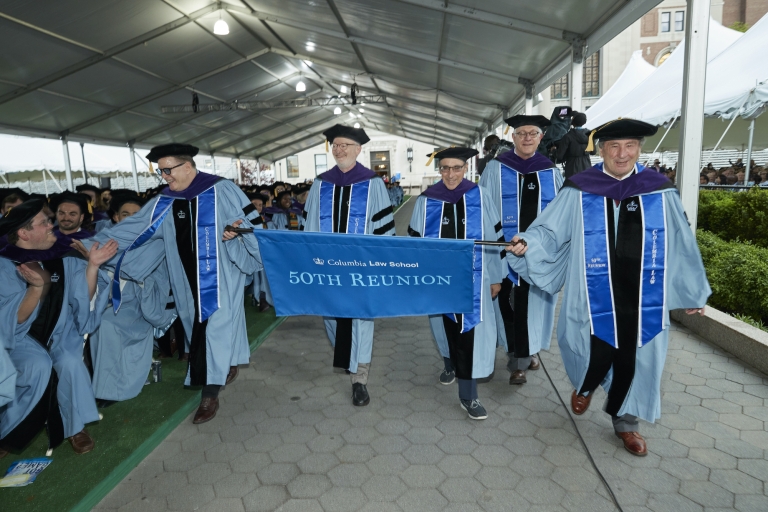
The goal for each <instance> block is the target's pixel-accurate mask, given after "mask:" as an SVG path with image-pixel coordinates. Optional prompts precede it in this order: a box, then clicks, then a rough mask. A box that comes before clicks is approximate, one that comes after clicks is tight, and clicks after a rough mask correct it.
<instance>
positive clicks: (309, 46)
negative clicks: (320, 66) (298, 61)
mask: <svg viewBox="0 0 768 512" xmlns="http://www.w3.org/2000/svg"><path fill="white" fill-rule="evenodd" d="M304 48H306V49H307V51H308V52H313V51H315V43H313V42H312V41H307V44H306V45H305V46H304Z"/></svg>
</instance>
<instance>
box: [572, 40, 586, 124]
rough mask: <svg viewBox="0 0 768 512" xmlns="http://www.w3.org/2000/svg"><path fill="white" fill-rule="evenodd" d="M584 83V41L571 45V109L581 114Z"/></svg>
mask: <svg viewBox="0 0 768 512" xmlns="http://www.w3.org/2000/svg"><path fill="white" fill-rule="evenodd" d="M583 81H584V41H583V40H581V39H579V40H578V41H574V42H573V43H571V108H572V109H573V110H575V111H577V112H581V98H582V95H583V91H582V88H583V87H584V85H583Z"/></svg>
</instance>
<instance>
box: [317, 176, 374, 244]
mask: <svg viewBox="0 0 768 512" xmlns="http://www.w3.org/2000/svg"><path fill="white" fill-rule="evenodd" d="M370 185H371V180H365V181H361V182H358V183H355V184H353V185H349V187H351V191H350V195H349V209H348V214H347V222H346V226H347V231H346V232H347V233H353V234H358V235H362V234H365V230H366V226H367V225H368V222H367V220H368V191H369V189H370ZM335 191H336V185H334V184H333V183H330V182H327V181H321V182H320V231H321V232H322V233H333V232H334V231H333V228H334V225H333V213H334V211H336V210H337V209H340V208H341V206H342V205H340V204H334V196H335Z"/></svg>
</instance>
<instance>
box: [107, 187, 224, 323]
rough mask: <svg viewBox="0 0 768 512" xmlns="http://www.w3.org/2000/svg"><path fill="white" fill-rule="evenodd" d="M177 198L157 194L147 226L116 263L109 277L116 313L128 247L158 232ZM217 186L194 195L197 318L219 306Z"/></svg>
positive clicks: (208, 314)
mask: <svg viewBox="0 0 768 512" xmlns="http://www.w3.org/2000/svg"><path fill="white" fill-rule="evenodd" d="M175 199H176V198H173V197H168V196H164V195H161V196H159V197H158V200H157V202H156V203H155V206H154V208H153V209H152V215H151V216H150V219H151V220H150V223H149V226H148V227H147V228H146V229H145V230H144V231H142V232H141V234H139V236H137V237H136V239H135V240H134V241H133V243H131V245H129V246H128V248H127V249H125V251H123V254H121V255H120V258H119V259H118V260H117V265H115V275H114V276H113V278H112V308H113V309H114V312H115V313H117V312H118V310H119V309H120V302H121V300H122V293H121V291H120V267H121V266H122V263H123V258H125V255H126V253H128V251H132V250H133V249H136V248H137V247H141V246H142V245H143V244H144V243H145V242H147V241H148V240H149V239H150V238H152V235H154V234H155V232H157V230H158V228H159V227H160V225H161V224H162V223H163V220H165V218H166V217H167V215H168V212H170V211H171V207H172V206H173V201H174V200H175ZM216 220H217V219H216V188H215V187H211V188H209V189H208V190H206V191H204V192H202V193H200V194H199V195H198V196H197V225H196V226H195V237H196V238H197V300H198V304H200V322H201V323H202V322H204V321H205V320H207V319H208V318H209V317H210V316H211V315H212V314H213V313H215V312H216V311H217V310H218V309H219V258H218V251H219V245H218V235H217V233H218V229H217V225H216Z"/></svg>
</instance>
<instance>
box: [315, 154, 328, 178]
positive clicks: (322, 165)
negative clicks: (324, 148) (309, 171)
mask: <svg viewBox="0 0 768 512" xmlns="http://www.w3.org/2000/svg"><path fill="white" fill-rule="evenodd" d="M327 170H328V155H326V154H325V153H321V154H319V155H315V176H317V175H318V174H320V173H323V172H325V171H327Z"/></svg>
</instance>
